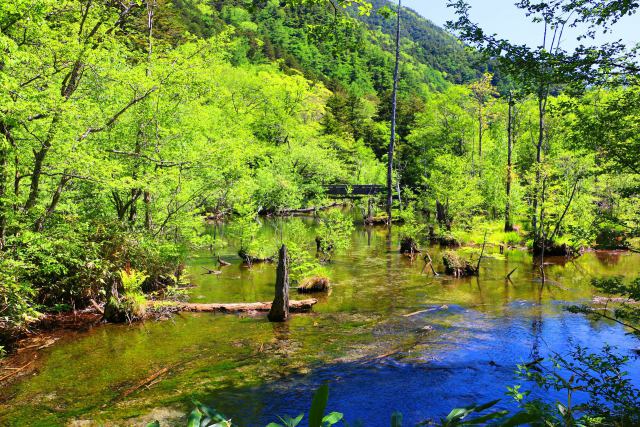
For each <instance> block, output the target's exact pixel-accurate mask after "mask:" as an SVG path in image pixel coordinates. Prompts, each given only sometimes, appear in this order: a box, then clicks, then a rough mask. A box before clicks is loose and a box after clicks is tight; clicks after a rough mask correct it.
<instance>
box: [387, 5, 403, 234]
mask: <svg viewBox="0 0 640 427" xmlns="http://www.w3.org/2000/svg"><path fill="white" fill-rule="evenodd" d="M401 11H402V0H398V15H397V19H396V64H395V68H394V70H393V92H392V94H391V139H390V141H389V153H388V164H387V218H388V221H389V226H391V207H392V205H393V153H394V151H395V145H396V107H397V100H398V71H399V68H400V13H401Z"/></svg>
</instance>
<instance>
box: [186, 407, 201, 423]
mask: <svg viewBox="0 0 640 427" xmlns="http://www.w3.org/2000/svg"><path fill="white" fill-rule="evenodd" d="M201 419H202V412H200V410H199V409H197V408H196V409H194V410H193V411H191V413H190V414H189V419H188V420H187V427H200V420H201Z"/></svg>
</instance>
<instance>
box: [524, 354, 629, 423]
mask: <svg viewBox="0 0 640 427" xmlns="http://www.w3.org/2000/svg"><path fill="white" fill-rule="evenodd" d="M613 350H614V349H612V348H611V347H609V346H605V347H604V349H603V350H602V352H600V353H597V354H593V353H590V352H588V351H587V350H586V349H585V348H582V347H579V346H577V347H575V348H574V349H573V350H572V351H571V352H570V353H569V354H568V355H566V356H563V355H560V354H555V355H554V356H553V357H551V358H550V359H549V360H548V361H546V362H543V361H542V360H538V361H536V363H535V364H529V365H527V366H525V365H522V366H519V374H520V375H521V376H522V377H524V378H527V379H530V380H533V381H535V382H536V383H537V385H538V386H539V387H541V388H542V389H543V390H547V391H548V390H555V391H559V392H564V393H566V400H565V401H563V402H556V404H555V406H551V405H548V404H545V403H543V402H541V401H540V400H533V401H526V399H525V397H526V393H525V394H522V393H519V392H518V389H512V395H513V396H514V397H515V398H516V400H518V401H519V402H520V403H521V405H523V406H524V407H525V409H526V410H527V411H528V412H529V413H531V414H538V417H539V418H541V419H544V421H545V422H546V423H547V424H548V425H569V426H572V425H585V426H589V425H635V424H637V423H638V422H639V421H640V410H639V408H640V406H639V404H640V390H638V389H637V388H634V386H633V383H632V381H631V379H630V378H629V377H628V374H627V372H626V371H625V370H624V366H625V365H626V364H627V363H628V361H629V358H628V357H626V356H619V355H616V354H615V353H614V351H613ZM613 379H615V380H613ZM576 393H583V394H587V395H588V397H589V400H588V401H587V403H586V404H584V405H575V404H574V403H573V400H572V399H573V397H574V395H575V394H576Z"/></svg>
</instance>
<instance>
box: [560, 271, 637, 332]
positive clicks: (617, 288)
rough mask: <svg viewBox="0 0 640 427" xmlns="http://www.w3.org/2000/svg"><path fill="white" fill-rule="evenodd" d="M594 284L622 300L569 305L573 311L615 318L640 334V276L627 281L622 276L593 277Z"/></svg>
mask: <svg viewBox="0 0 640 427" xmlns="http://www.w3.org/2000/svg"><path fill="white" fill-rule="evenodd" d="M592 284H593V286H594V287H596V288H597V289H599V290H601V291H602V292H604V293H606V294H608V295H618V296H619V298H621V299H620V302H618V303H612V304H611V305H609V304H605V305H604V306H601V307H597V306H596V307H593V306H590V305H581V306H575V305H574V306H569V307H567V310H568V311H570V312H572V313H582V314H586V315H588V316H590V317H592V318H594V319H608V320H614V321H616V322H618V323H621V324H623V325H624V326H626V327H627V328H629V329H630V330H631V331H632V332H633V333H634V334H635V335H637V336H640V307H639V306H638V304H637V301H640V278H637V279H635V280H632V281H631V282H630V283H625V282H624V281H623V280H622V278H620V277H613V278H606V279H593V281H592Z"/></svg>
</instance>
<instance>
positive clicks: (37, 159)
mask: <svg viewBox="0 0 640 427" xmlns="http://www.w3.org/2000/svg"><path fill="white" fill-rule="evenodd" d="M60 116H61V113H60V112H59V111H58V112H56V113H55V114H54V116H53V118H52V119H51V124H50V125H49V131H48V132H47V137H46V139H45V140H44V141H43V143H42V147H41V148H40V150H38V151H36V152H35V153H34V162H33V171H32V172H31V188H30V190H29V196H28V197H27V201H26V202H25V204H24V209H25V210H26V211H28V210H31V209H32V208H33V207H34V206H35V205H36V203H37V201H38V195H39V194H40V177H41V176H42V169H43V167H44V159H45V158H46V157H47V153H48V152H49V149H50V148H51V144H52V143H53V138H54V137H55V135H56V132H57V130H58V122H59V121H60Z"/></svg>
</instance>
